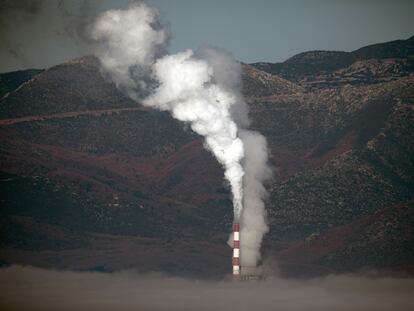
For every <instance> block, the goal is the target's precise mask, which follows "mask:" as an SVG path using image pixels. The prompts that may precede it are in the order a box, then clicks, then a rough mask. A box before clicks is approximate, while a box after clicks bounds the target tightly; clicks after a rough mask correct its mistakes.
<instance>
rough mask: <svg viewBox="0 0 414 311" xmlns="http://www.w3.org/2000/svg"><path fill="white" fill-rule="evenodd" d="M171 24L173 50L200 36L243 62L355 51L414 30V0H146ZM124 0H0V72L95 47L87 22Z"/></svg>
mask: <svg viewBox="0 0 414 311" xmlns="http://www.w3.org/2000/svg"><path fill="white" fill-rule="evenodd" d="M146 2H147V3H150V4H153V5H155V6H157V7H158V8H159V9H160V10H161V14H162V17H163V19H164V21H166V22H168V23H169V24H170V26H171V32H172V41H171V48H170V50H171V51H172V52H177V51H181V50H184V49H187V48H193V49H194V48H197V47H198V46H200V45H203V44H209V45H214V46H219V47H222V48H224V49H226V50H228V51H230V52H232V53H233V54H234V55H235V57H236V58H237V59H239V60H241V61H243V62H248V63H250V62H257V61H269V62H278V61H283V60H285V59H287V58H289V57H291V56H293V55H294V54H297V53H300V52H304V51H307V50H314V49H323V50H343V51H352V50H354V49H357V48H359V47H362V46H365V45H368V44H373V43H378V42H385V41H390V40H395V39H407V38H409V37H411V36H412V35H414V19H413V18H412V16H414V1H410V0H408V1H403V0H389V1H385V0H365V1H364V0H355V1H353V0H347V1H346V0H343V1H338V0H302V1H300V0H289V1H288V0H286V1H278V0H208V1H206V0H148V1H146ZM127 4H128V1H127V0H103V1H98V0H90V1H80V0H66V1H64V0H61V1H58V0H56V1H53V0H30V1H29V0H19V1H16V0H0V72H6V71H12V70H16V69H22V68H29V67H32V68H44V67H48V66H51V65H55V64H58V63H61V62H63V61H65V60H67V59H71V58H74V57H77V56H79V55H84V54H89V53H91V49H90V47H87V46H86V45H85V43H83V41H82V40H81V39H82V29H83V28H84V26H85V25H86V24H87V22H88V21H91V20H92V18H93V16H94V15H95V14H96V13H97V12H99V11H102V10H105V9H108V8H122V7H126V6H127Z"/></svg>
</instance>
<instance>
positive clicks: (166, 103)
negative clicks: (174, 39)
mask: <svg viewBox="0 0 414 311" xmlns="http://www.w3.org/2000/svg"><path fill="white" fill-rule="evenodd" d="M91 34H92V37H93V39H94V40H95V41H96V42H97V48H96V55H97V56H98V57H99V59H100V61H101V64H102V67H103V70H104V73H105V74H107V75H109V77H110V78H111V79H112V80H113V81H114V82H115V83H116V85H117V86H118V87H119V88H120V89H121V90H123V91H124V92H126V93H127V94H128V95H129V96H130V97H131V98H133V99H135V100H137V101H140V102H141V103H142V104H144V105H146V106H149V107H154V108H157V109H159V110H164V111H170V112H171V114H172V115H173V117H174V118H176V119H178V120H180V121H183V122H188V123H189V124H190V126H191V128H192V129H193V131H195V132H196V133H198V134H200V135H202V136H203V137H204V138H205V147H206V148H207V149H208V150H210V151H211V152H212V153H213V154H214V156H215V157H216V158H217V160H218V161H219V162H220V163H221V164H222V165H223V167H224V169H225V173H224V176H225V178H226V180H227V181H228V182H229V184H230V186H231V191H232V195H233V206H234V217H235V220H236V221H241V223H242V231H241V241H242V242H241V249H240V251H241V261H242V264H243V265H249V266H255V265H256V262H257V260H258V259H259V257H260V243H261V240H262V237H263V234H264V233H265V232H266V231H267V226H266V223H265V209H264V203H263V199H264V197H265V195H266V191H265V189H264V187H263V182H264V181H265V180H266V179H267V178H269V177H270V173H269V171H270V170H269V169H268V167H267V149H266V140H265V139H264V137H263V136H261V135H260V134H258V133H253V132H249V131H247V130H245V129H242V128H244V127H245V126H247V125H248V116H247V112H248V109H247V105H246V103H245V101H244V99H243V96H242V95H241V80H240V72H241V68H240V64H239V63H238V62H236V61H235V60H234V59H233V57H232V56H231V55H230V54H229V53H227V52H224V51H221V50H218V49H213V48H202V49H200V50H198V51H196V52H193V51H191V50H187V51H184V52H182V53H177V54H172V55H167V53H166V46H167V44H168V38H169V31H168V29H167V28H166V27H165V26H164V25H163V24H162V22H161V21H160V19H159V13H158V11H157V10H156V9H155V8H152V7H149V6H147V5H146V4H145V3H143V2H137V3H133V4H131V5H130V7H129V8H128V9H127V10H111V11H107V12H105V13H104V14H102V15H100V16H99V17H98V18H97V19H96V22H95V24H94V25H93V28H92V32H91ZM243 190H244V193H243ZM243 205H244V208H243Z"/></svg>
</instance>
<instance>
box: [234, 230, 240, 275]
mask: <svg viewBox="0 0 414 311" xmlns="http://www.w3.org/2000/svg"><path fill="white" fill-rule="evenodd" d="M233 275H237V276H238V275H240V224H239V223H234V224H233Z"/></svg>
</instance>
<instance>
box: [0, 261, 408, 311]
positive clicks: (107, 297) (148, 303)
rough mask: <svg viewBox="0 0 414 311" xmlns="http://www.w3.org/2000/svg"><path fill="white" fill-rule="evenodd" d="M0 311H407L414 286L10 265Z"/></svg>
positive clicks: (354, 279) (390, 281) (359, 279)
mask: <svg viewBox="0 0 414 311" xmlns="http://www.w3.org/2000/svg"><path fill="white" fill-rule="evenodd" d="M0 280H1V282H0V309H1V310H20V311H22V310H30V311H33V310H39V311H40V310H41V311H49V310H53V311H56V310H61V311H66V310H67V311H72V310H77V311H84V310H87V311H95V310H96V311H98V310H99V311H109V310H111V311H112V310H120V311H126V310H128V311H129V310H133V311H136V310H152V311H156V310H157V311H158V310H168V311H170V310H177V311H187V310H188V311H189V310H203V311H204V310H206V311H207V310H215V311H219V310H220V311H230V310H266V311H267V310H269V311H270V310H283V311H321V310H322V311H348V310H353V311H392V310H398V311H406V310H407V311H408V310H413V308H414V299H413V297H414V279H412V278H404V279H398V278H372V277H364V276H358V275H331V276H327V277H324V278H317V279H308V280H294V279H289V280H286V279H280V278H270V277H269V278H268V279H267V280H265V281H263V282H253V283H250V282H230V281H216V282H214V281H203V280H194V279H184V278H178V277H167V276H163V275H160V274H152V275H151V274H147V275H140V274H138V273H136V272H134V271H123V272H114V273H96V272H94V273H91V272H70V271H56V270H46V269H39V268H32V267H20V266H12V267H9V268H1V269H0Z"/></svg>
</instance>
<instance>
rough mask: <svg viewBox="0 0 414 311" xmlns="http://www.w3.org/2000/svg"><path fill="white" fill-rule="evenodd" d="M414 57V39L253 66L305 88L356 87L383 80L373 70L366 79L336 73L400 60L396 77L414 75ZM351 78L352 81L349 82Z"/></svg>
mask: <svg viewBox="0 0 414 311" xmlns="http://www.w3.org/2000/svg"><path fill="white" fill-rule="evenodd" d="M413 55H414V40H413V37H411V38H409V39H407V40H395V41H390V42H385V43H378V44H373V45H369V46H366V47H362V48H360V49H357V50H355V51H352V52H340V51H308V52H303V53H300V54H297V55H294V56H293V57H291V58H289V59H287V60H286V61H284V62H282V63H254V64H251V65H252V66H254V67H255V68H258V69H260V70H263V71H266V72H268V73H270V74H273V75H278V76H280V77H282V78H285V79H287V80H289V81H293V82H299V83H300V84H302V85H303V86H305V87H315V86H317V87H326V86H335V85H338V84H347V83H351V84H352V83H355V80H359V81H362V82H363V83H377V82H380V81H382V76H381V77H379V79H378V78H376V77H375V75H374V76H373V75H372V71H371V70H369V69H367V70H366V71H367V73H368V74H366V75H365V76H364V74H361V71H358V74H357V75H356V76H352V74H351V75H349V74H348V76H344V75H341V74H339V73H338V72H336V71H338V70H342V69H344V68H346V67H349V66H351V65H352V64H354V63H355V62H358V61H359V62H361V61H365V60H370V59H377V60H385V59H396V60H400V62H399V67H398V68H394V69H393V71H394V75H395V74H397V75H398V76H405V75H408V74H410V73H412V72H413V68H414V67H413ZM360 65H361V63H360ZM347 72H348V73H349V72H350V71H349V70H348V71H347ZM328 75H329V77H328ZM350 76H351V79H349V77H350ZM361 78H362V79H361ZM327 80H330V81H332V80H333V81H334V84H329V85H328V84H327V83H326V81H327ZM309 82H310V84H309Z"/></svg>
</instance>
